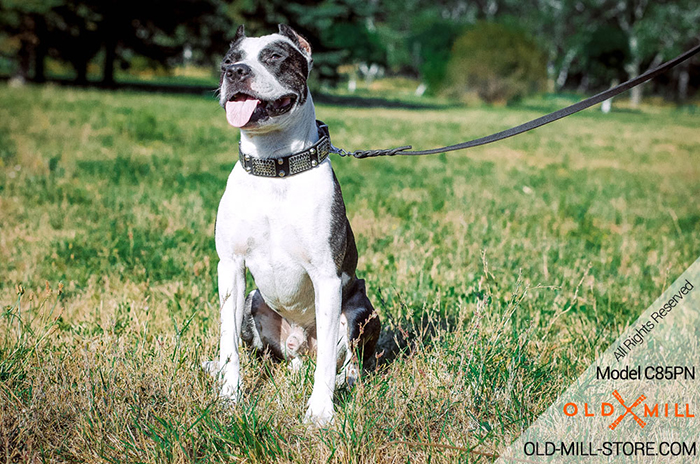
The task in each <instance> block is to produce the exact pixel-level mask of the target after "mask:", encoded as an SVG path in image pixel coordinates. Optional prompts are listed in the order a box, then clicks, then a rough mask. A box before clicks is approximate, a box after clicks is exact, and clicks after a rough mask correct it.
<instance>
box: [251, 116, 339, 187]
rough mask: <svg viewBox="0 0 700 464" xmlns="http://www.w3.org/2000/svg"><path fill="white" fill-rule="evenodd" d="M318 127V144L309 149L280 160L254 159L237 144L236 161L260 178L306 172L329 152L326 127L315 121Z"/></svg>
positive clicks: (328, 136) (320, 161)
mask: <svg viewBox="0 0 700 464" xmlns="http://www.w3.org/2000/svg"><path fill="white" fill-rule="evenodd" d="M316 126H317V127H318V136H319V139H318V142H316V143H314V144H313V145H311V146H310V147H309V148H307V149H306V150H303V151H299V152H297V153H292V154H291V155H287V156H282V157H280V158H274V159H272V158H265V159H262V158H255V157H252V156H248V155H246V154H244V153H243V152H242V151H241V144H240V142H239V143H238V159H239V160H240V161H241V165H242V166H243V169H245V170H246V172H247V173H248V174H252V175H254V176H260V177H289V176H293V175H295V174H299V173H302V172H304V171H308V170H310V169H313V168H315V167H316V166H318V165H319V164H321V163H322V162H323V161H324V160H325V159H326V158H328V154H329V153H330V152H331V147H332V145H331V136H330V134H329V133H328V126H327V125H325V124H324V123H323V122H322V121H316Z"/></svg>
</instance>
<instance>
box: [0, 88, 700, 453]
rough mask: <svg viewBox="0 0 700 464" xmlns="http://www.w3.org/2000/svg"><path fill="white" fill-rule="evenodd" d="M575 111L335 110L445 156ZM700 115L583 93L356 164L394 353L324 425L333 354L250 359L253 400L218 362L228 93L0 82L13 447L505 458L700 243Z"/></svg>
mask: <svg viewBox="0 0 700 464" xmlns="http://www.w3.org/2000/svg"><path fill="white" fill-rule="evenodd" d="M559 103H560V102H558V101H553V102H552V101H545V100H537V101H535V102H531V104H530V105H528V106H522V107H519V108H517V107H516V108H472V109H469V108H461V109H460V108H449V109H445V110H408V109H382V108H344V107H334V106H319V107H318V108H317V112H318V116H319V118H320V119H323V120H324V121H325V122H327V123H328V124H329V126H330V128H331V134H332V136H333V140H334V143H335V144H336V145H337V146H341V147H344V148H348V149H349V148H369V147H376V148H379V147H387V146H397V145H403V144H405V143H406V142H411V143H414V144H415V145H416V148H428V147H433V146H440V145H444V144H448V143H456V142H459V141H462V140H464V139H467V138H471V137H475V136H480V135H485V134H488V133H491V132H493V131H497V130H501V129H504V128H506V127H509V126H511V125H514V124H517V123H520V122H523V121H525V120H528V119H530V118H533V117H536V116H539V115H541V114H542V113H543V112H545V111H548V110H550V109H553V108H554V107H555V106H557V105H558V104H559ZM699 127H700V115H698V114H691V113H690V112H688V111H682V110H675V109H670V108H662V109H656V108H648V109H646V110H644V111H641V112H630V111H626V112H613V113H611V114H608V115H603V114H601V113H600V112H598V111H587V112H585V113H583V114H579V115H576V116H573V117H570V118H567V119H566V120H563V121H560V122H558V123H556V124H553V125H550V126H547V127H545V128H542V129H539V130H537V131H534V132H530V133H528V134H526V135H522V136H519V137H517V138H514V139H511V140H508V141H505V142H501V143H498V144H495V145H491V146H486V147H482V148H478V149H474V150H472V151H467V152H460V153H453V154H450V155H440V156H433V157H426V158H420V159H404V158H390V159H373V160H363V161H358V160H352V159H340V158H337V157H335V158H334V159H333V163H334V166H335V170H336V173H337V176H338V178H339V180H340V183H341V185H342V187H343V194H344V196H345V200H346V204H347V209H348V214H349V218H350V222H351V224H352V226H353V229H354V231H355V235H356V237H357V243H358V248H359V253H360V260H359V265H358V272H359V274H360V275H361V276H362V277H364V278H366V279H367V282H368V285H369V288H368V290H369V294H370V298H371V299H372V300H373V302H374V305H375V307H376V308H377V309H378V311H379V313H380V317H381V319H382V322H383V324H384V332H383V336H382V348H383V349H384V352H383V354H382V355H381V356H379V358H378V361H377V368H376V369H375V370H374V371H373V372H370V373H368V374H367V375H366V376H365V377H363V379H362V381H361V382H360V383H359V384H358V385H356V386H355V388H354V389H352V390H343V391H339V392H338V393H337V398H336V411H337V416H336V421H335V423H334V424H333V425H332V426H331V427H330V428H328V429H324V430H320V431H317V430H313V429H309V428H307V427H306V426H304V425H303V424H302V423H301V419H302V417H303V414H304V411H305V402H306V400H307V399H308V397H309V395H310V392H311V385H312V380H313V363H312V362H307V363H306V368H305V369H304V370H302V372H300V373H298V374H292V373H290V372H289V371H288V370H287V368H286V366H284V365H280V364H274V363H272V362H269V361H265V360H258V359H255V358H251V357H245V358H244V361H243V373H244V382H245V398H244V400H243V402H242V403H241V404H240V405H239V406H237V407H236V408H233V409H230V408H227V407H226V406H225V405H223V404H221V403H219V402H218V401H217V387H216V383H215V381H214V379H212V378H210V377H209V376H208V375H206V374H205V373H203V372H202V371H201V369H200V363H201V362H202V361H204V360H208V359H214V358H215V356H216V351H217V344H218V342H217V340H218V303H217V301H218V298H217V288H216V283H215V282H216V279H215V276H216V263H217V258H216V253H215V249H214V218H215V213H216V208H217V205H218V201H219V198H220V196H221V194H222V193H223V189H224V186H225V182H226V178H227V176H228V173H229V172H230V170H231V168H232V167H233V164H234V162H235V161H236V159H237V152H236V149H237V146H236V145H237V144H236V141H237V132H236V131H235V130H234V129H232V128H230V127H229V126H228V125H227V124H226V120H225V117H224V114H223V111H222V110H221V109H220V108H219V107H218V105H217V103H216V100H215V99H214V98H213V96H212V98H202V97H183V96H178V97H174V96H167V95H153V94H139V93H109V92H101V91H94V90H73V89H59V88H55V87H50V86H48V87H33V86H29V87H24V88H19V89H14V88H8V87H6V86H3V87H0V306H2V313H0V462H4V461H7V462H82V461H87V462H115V463H117V462H144V463H164V462H176V463H180V462H203V463H204V462H207V463H208V462H309V461H312V462H326V461H329V462H341V463H344V462H358V463H360V462H361V463H365V462H367V463H370V462H380V463H390V462H392V463H393V462H443V461H447V462H453V461H454V462H456V461H459V462H466V461H469V462H489V461H490V460H491V458H489V457H487V456H484V455H483V454H476V453H473V452H469V450H473V451H478V452H479V453H486V454H497V453H498V452H499V450H501V449H503V448H504V447H505V446H507V445H508V444H509V443H510V442H511V441H512V440H513V439H515V438H516V437H517V436H518V435H519V434H520V433H521V431H523V430H524V429H525V428H527V427H528V425H529V424H530V423H531V422H532V421H533V420H534V419H535V418H536V417H537V415H538V414H539V413H540V412H542V411H543V410H544V409H545V408H546V407H547V406H549V404H550V403H551V402H552V401H553V400H554V399H555V398H556V397H557V396H558V394H559V393H560V392H562V391H563V390H564V389H565V388H566V387H567V385H568V383H569V381H570V380H572V379H574V378H575V377H576V376H577V375H578V374H579V373H581V372H582V371H583V370H584V369H585V368H586V367H587V366H588V365H589V364H590V363H591V361H592V360H593V359H594V358H595V356H596V354H597V353H599V352H601V351H602V350H603V349H604V348H606V347H607V346H608V344H609V343H610V342H611V341H613V340H614V339H615V338H616V336H617V335H618V334H619V333H620V331H621V330H622V329H623V328H624V327H626V325H627V324H628V323H630V322H632V321H634V320H635V319H636V315H638V314H640V313H641V312H642V311H643V310H644V309H645V308H646V306H647V305H648V304H649V303H651V301H653V300H654V298H655V297H656V296H657V295H658V294H660V293H661V291H662V290H663V289H665V288H666V286H667V285H668V284H669V283H670V282H671V281H672V280H673V279H674V278H675V277H676V276H677V275H678V274H680V273H681V272H682V271H683V270H684V269H685V268H686V267H687V266H688V265H690V263H692V262H693V261H694V260H695V259H696V258H697V257H698V255H700V240H698V237H699V236H700V130H698V129H699ZM250 285H252V282H250ZM436 445H448V446H451V447H453V448H449V447H444V446H436Z"/></svg>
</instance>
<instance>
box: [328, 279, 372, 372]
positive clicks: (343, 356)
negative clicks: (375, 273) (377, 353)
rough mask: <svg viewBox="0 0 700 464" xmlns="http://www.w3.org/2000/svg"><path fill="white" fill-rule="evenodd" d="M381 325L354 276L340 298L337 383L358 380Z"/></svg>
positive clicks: (368, 358) (370, 354) (359, 280)
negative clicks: (342, 299) (345, 293)
mask: <svg viewBox="0 0 700 464" xmlns="http://www.w3.org/2000/svg"><path fill="white" fill-rule="evenodd" d="M381 328H382V325H381V323H380V322H379V315H378V314H377V312H376V311H375V310H374V307H372V303H371V302H370V301H369V298H367V290H366V288H365V281H364V280H363V279H357V280H356V281H355V283H354V284H353V286H352V288H351V289H350V290H349V291H348V295H347V298H345V299H344V301H343V308H342V313H341V317H340V334H339V340H340V345H339V348H340V349H339V350H338V368H339V370H340V374H339V375H338V376H337V377H336V384H337V385H342V384H345V383H347V384H348V385H350V386H352V384H353V383H355V381H357V379H358V378H359V376H360V370H361V367H366V366H367V363H368V362H369V361H370V360H371V357H372V355H374V349H375V347H376V346H377V340H379V332H380V331H381ZM360 359H361V360H362V364H360V362H359V360H360Z"/></svg>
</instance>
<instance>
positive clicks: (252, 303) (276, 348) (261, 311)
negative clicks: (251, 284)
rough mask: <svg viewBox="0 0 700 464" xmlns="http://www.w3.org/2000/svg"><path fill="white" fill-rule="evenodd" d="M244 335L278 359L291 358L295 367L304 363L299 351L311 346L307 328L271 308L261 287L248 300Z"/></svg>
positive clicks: (252, 344)
mask: <svg viewBox="0 0 700 464" xmlns="http://www.w3.org/2000/svg"><path fill="white" fill-rule="evenodd" d="M241 338H242V339H243V342H244V343H245V344H246V345H247V346H248V348H250V349H252V350H253V351H255V352H256V353H258V354H263V353H265V352H268V353H269V354H270V355H271V356H272V357H273V358H275V359H278V360H288V361H291V366H290V367H291V368H292V369H293V370H297V369H298V368H299V367H301V359H300V358H299V355H300V354H304V353H305V352H306V350H307V348H308V343H307V336H306V333H305V331H304V329H303V328H301V327H299V326H298V325H295V324H290V323H289V321H287V320H286V319H285V318H283V317H282V316H280V315H279V314H277V313H276V312H275V311H273V310H272V309H270V307H269V306H268V305H267V304H266V303H265V300H263V297H262V295H260V292H259V291H258V290H253V291H252V292H250V294H248V297H247V298H246V300H245V309H244V311H243V327H242V331H241Z"/></svg>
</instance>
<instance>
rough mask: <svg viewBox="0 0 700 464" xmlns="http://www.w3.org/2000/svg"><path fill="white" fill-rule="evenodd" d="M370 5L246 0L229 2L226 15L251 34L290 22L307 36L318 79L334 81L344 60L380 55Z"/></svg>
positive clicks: (345, 0)
mask: <svg viewBox="0 0 700 464" xmlns="http://www.w3.org/2000/svg"><path fill="white" fill-rule="evenodd" d="M373 8H374V7H373V4H372V2H366V1H364V0H322V1H320V2H318V1H313V0H301V1H297V2H294V3H292V2H288V1H286V0H250V1H248V2H233V3H231V4H230V6H229V16H230V17H231V18H232V19H233V21H234V22H235V23H238V24H245V26H246V30H247V31H250V32H251V33H252V34H263V33H272V32H276V31H277V25H278V24H280V23H284V24H288V25H290V26H291V27H293V28H294V29H295V30H296V31H297V32H298V33H299V34H301V35H302V36H304V37H305V38H306V39H307V40H309V42H310V44H311V49H312V51H313V56H314V68H315V70H316V75H317V76H318V77H319V79H320V80H322V81H331V82H334V81H336V80H337V79H338V73H337V67H338V66H339V65H341V64H343V63H344V62H347V61H352V60H363V59H367V58H369V57H372V58H375V59H378V58H380V57H381V56H382V55H381V52H380V50H381V44H380V43H379V40H378V39H377V36H376V34H374V33H373V31H372V30H371V26H370V25H369V24H368V22H367V19H368V18H369V17H370V12H371V11H372V9H373Z"/></svg>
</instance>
